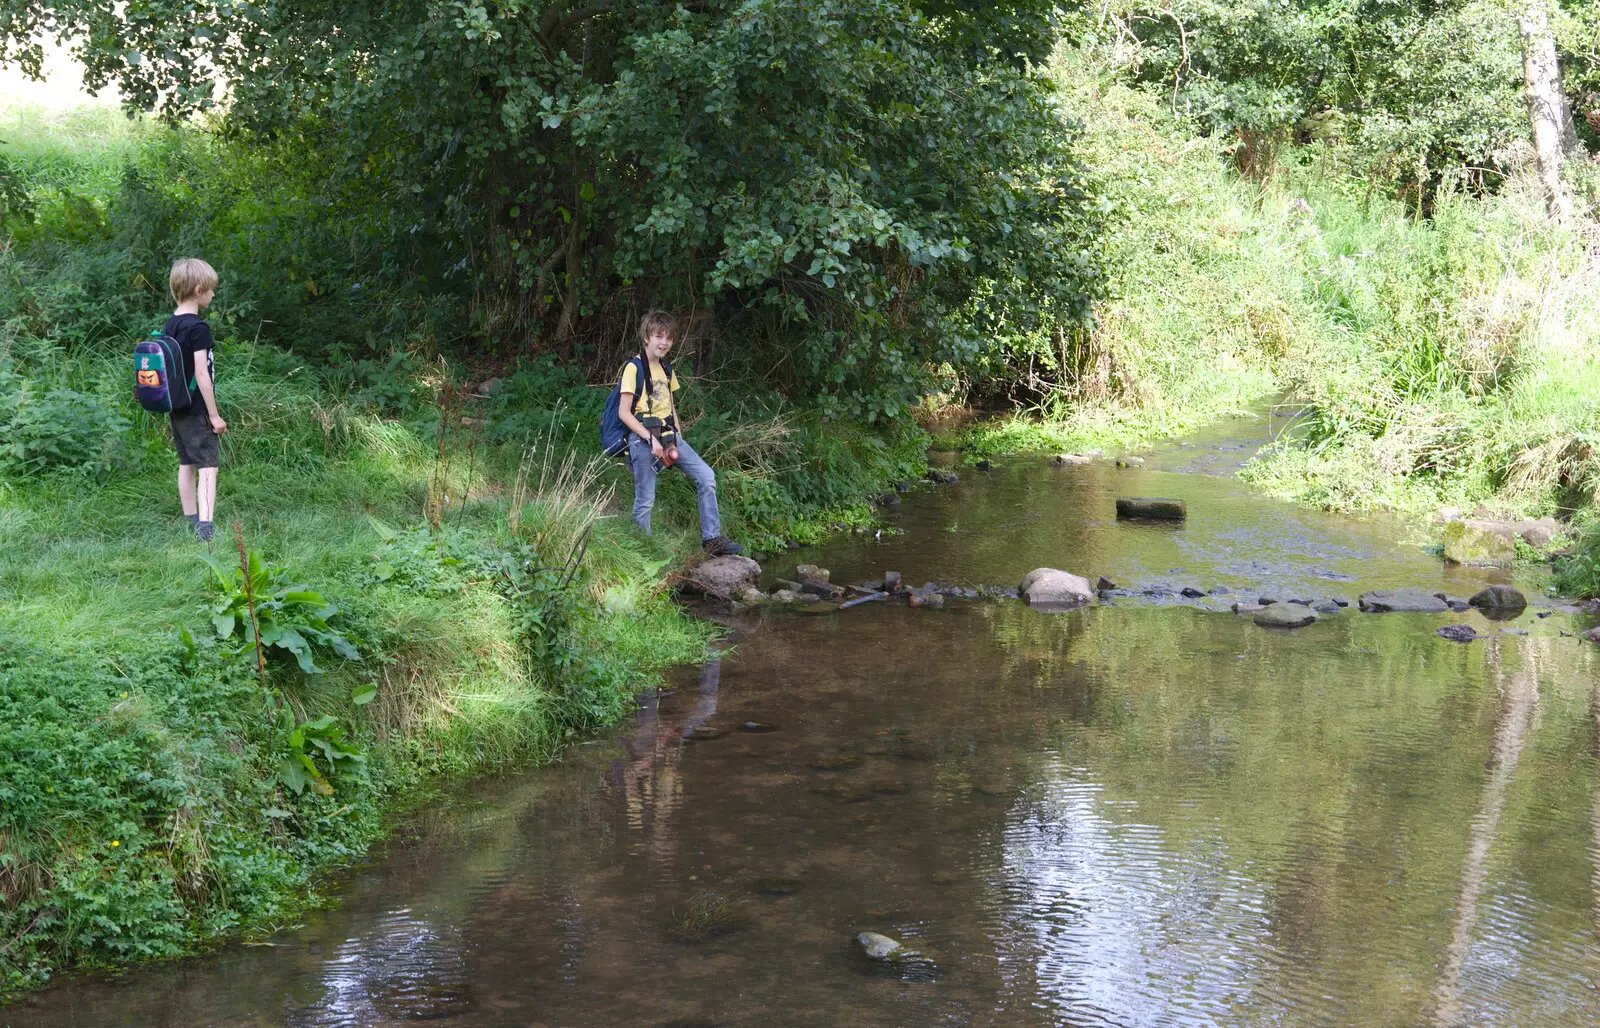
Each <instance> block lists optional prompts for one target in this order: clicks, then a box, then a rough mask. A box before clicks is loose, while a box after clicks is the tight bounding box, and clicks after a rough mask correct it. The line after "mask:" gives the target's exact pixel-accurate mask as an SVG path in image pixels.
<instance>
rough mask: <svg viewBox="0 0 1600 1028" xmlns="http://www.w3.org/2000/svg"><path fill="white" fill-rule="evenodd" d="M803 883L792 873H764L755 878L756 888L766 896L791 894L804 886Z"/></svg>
mask: <svg viewBox="0 0 1600 1028" xmlns="http://www.w3.org/2000/svg"><path fill="white" fill-rule="evenodd" d="M805 884H806V883H805V882H804V880H802V879H800V878H797V877H795V876H794V875H765V876H763V877H761V878H757V879H756V888H757V889H758V890H760V891H761V892H764V893H766V894H767V895H768V896H793V895H794V894H795V893H797V892H799V891H800V890H801V889H803V888H805Z"/></svg>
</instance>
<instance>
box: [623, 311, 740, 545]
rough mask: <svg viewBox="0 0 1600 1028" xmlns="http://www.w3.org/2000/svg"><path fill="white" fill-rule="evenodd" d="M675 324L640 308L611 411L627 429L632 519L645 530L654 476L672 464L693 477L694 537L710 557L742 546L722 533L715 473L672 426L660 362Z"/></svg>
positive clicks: (673, 409)
mask: <svg viewBox="0 0 1600 1028" xmlns="http://www.w3.org/2000/svg"><path fill="white" fill-rule="evenodd" d="M676 329H677V320H676V319H675V318H673V316H672V315H670V314H668V313H667V312H666V311H651V312H650V313H649V314H646V315H645V316H644V318H643V319H642V320H641V321H640V322H639V344H640V345H639V356H638V357H637V358H630V359H629V361H628V363H627V364H625V365H623V368H622V377H621V380H620V381H619V382H618V385H617V389H618V393H619V397H618V404H617V416H618V417H619V418H620V419H621V420H622V424H623V426H624V427H625V428H627V430H628V433H629V435H628V467H629V468H630V469H631V470H632V471H633V523H634V524H636V525H638V526H639V529H640V530H641V531H643V532H644V533H645V534H646V535H648V534H649V533H650V510H651V508H652V507H654V506H655V503H656V476H657V475H659V474H660V473H661V472H663V471H665V470H667V469H668V468H672V467H676V468H678V469H679V470H680V471H682V472H683V473H684V474H686V475H688V476H689V481H691V482H693V483H694V490H695V494H696V496H697V497H698V499H699V502H700V543H701V545H702V546H703V547H704V548H705V551H706V552H707V553H709V554H710V555H711V556H713V557H721V556H727V555H731V554H736V553H743V552H744V547H742V546H740V545H739V544H738V543H736V542H734V541H733V540H731V539H729V538H727V537H726V536H724V535H723V534H722V516H721V514H720V513H719V511H718V510H717V476H716V474H715V473H714V472H713V471H712V470H711V465H709V464H707V463H706V462H705V461H704V460H702V459H701V457H700V455H699V454H698V453H695V452H694V448H693V447H691V446H690V445H689V441H688V440H687V439H685V438H684V437H683V435H682V433H681V432H680V431H679V430H678V409H677V403H676V402H675V401H674V399H673V393H675V392H677V391H678V374H677V372H675V371H669V370H668V368H669V366H668V365H666V364H665V361H666V358H667V352H668V351H669V350H671V349H672V342H673V333H674V332H675V331H676ZM641 373H642V374H641Z"/></svg>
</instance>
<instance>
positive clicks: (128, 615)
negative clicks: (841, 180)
mask: <svg viewBox="0 0 1600 1028" xmlns="http://www.w3.org/2000/svg"><path fill="white" fill-rule="evenodd" d="M25 349H28V352H29V353H30V354H31V357H32V358H33V359H32V360H30V361H29V362H28V363H25V364H22V365H20V366H19V365H18V364H17V361H16V355H15V348H13V352H12V355H11V357H10V358H9V363H10V372H9V373H10V374H11V376H12V380H11V381H12V382H13V384H15V383H16V382H19V381H20V382H23V383H25V384H26V383H33V384H36V385H45V384H54V385H62V384H63V383H66V384H70V385H72V386H75V387H76V388H77V390H79V391H80V392H81V394H82V395H84V396H89V397H92V398H94V401H95V402H99V403H104V404H107V405H111V406H115V407H117V409H118V411H119V412H120V413H121V414H122V415H123V416H124V418H125V421H126V428H125V429H124V430H123V431H121V432H120V433H118V435H117V437H116V438H115V439H111V440H102V441H101V442H100V443H97V444H94V446H91V447H90V448H89V449H87V450H86V451H84V452H82V453H76V454H74V453H71V452H67V453H65V454H59V453H58V454H56V457H57V458H58V459H56V460H55V462H54V463H52V464H50V465H47V466H44V467H25V468H22V469H21V473H19V474H10V475H8V476H7V478H6V479H5V482H4V484H3V485H0V547H3V551H0V552H4V553H5V555H6V556H5V559H4V560H3V561H0V678H4V680H5V682H6V688H5V690H4V691H3V693H0V736H3V737H4V745H0V753H3V756H0V797H4V800H3V802H0V895H3V896H4V898H5V901H6V902H5V903H4V904H0V937H4V938H5V939H7V940H8V941H10V940H15V942H14V943H13V945H11V946H10V947H9V948H8V949H7V950H6V952H5V954H4V955H3V956H0V989H9V988H15V987H23V986H28V985H35V984H38V983H40V982H42V981H45V980H47V979H48V978H50V977H52V976H53V975H55V974H57V973H59V972H60V971H61V970H64V969H70V968H73V967H83V966H99V965H114V964H118V963H122V962H126V961H129V960H135V959H141V958H146V957H155V956H168V955H173V954H176V953H180V952H185V951H187V950H188V949H190V948H192V947H193V946H195V945H197V944H198V943H200V942H202V941H204V940H205V939H207V938H210V937H213V936H215V935H216V934H218V933H222V932H231V931H238V930H251V929H269V928H271V927H273V926H275V925H278V924H281V923H283V922H284V921H285V920H287V919H290V918H292V917H293V916H294V911H295V910H296V909H298V908H299V907H300V906H302V905H303V904H304V903H306V902H308V901H314V900H315V894H314V888H313V882H314V881H315V879H316V876H317V875H318V874H319V873H320V872H322V871H324V870H326V869H328V868H330V867H333V866H337V865H338V864H340V863H342V862H344V861H346V860H348V859H350V858H351V857H352V856H355V855H357V854H359V853H360V852H361V851H362V850H363V848H364V847H365V846H366V845H367V844H369V843H370V842H371V841H372V840H373V839H374V838H376V837H377V836H378V835H379V834H381V832H382V831H383V828H384V817H385V815H386V814H387V813H388V812H391V811H393V810H395V809H398V808H399V807H401V806H404V805H406V804H408V803H410V802H412V801H413V800H414V799H416V798H417V797H418V796H419V795H421V794H423V793H424V792H425V791H426V789H427V788H428V786H429V783H430V782H432V781H435V780H437V776H440V775H451V774H461V773H468V772H477V771H482V770H485V769H487V768H490V767H494V766H499V765H502V764H504V763H506V762H509V761H514V760H536V759H541V758H545V757H548V756H549V755H551V754H552V753H553V752H555V750H556V748H557V747H559V745H560V744H561V743H562V742H563V741H564V740H565V739H566V738H567V737H568V736H569V735H570V734H572V733H583V732H589V731H593V730H595V729H598V728H601V727H604V726H606V725H609V724H611V723H613V722H614V721H615V720H616V719H617V718H619V717H620V716H621V715H622V714H624V713H625V712H626V711H627V710H628V709H629V708H630V706H631V701H632V697H633V696H634V695H636V694H637V693H638V692H640V691H642V690H644V689H647V688H649V687H650V685H651V683H652V682H653V681H654V680H655V676H656V673H657V672H658V671H659V669H661V668H663V667H665V666H667V665H670V664H674V663H680V662H685V661H693V660H696V659H698V658H700V657H701V656H702V655H703V654H704V652H705V647H706V644H707V642H708V640H709V638H710V637H711V635H712V633H713V630H712V628H711V627H710V626H708V625H706V624H704V623H701V622H697V621H695V620H692V619H690V618H688V617H687V616H686V615H684V614H683V613H682V612H680V611H679V609H678V608H677V607H676V606H675V605H674V604H673V603H672V602H671V597H670V595H669V594H668V593H667V592H666V590H665V589H664V587H663V584H664V581H665V578H666V576H667V575H668V574H669V573H670V571H671V570H672V568H673V567H674V566H676V565H677V563H678V559H677V557H676V556H675V555H674V551H673V550H671V549H670V548H669V547H668V545H666V544H665V543H664V542H663V541H661V540H656V541H651V540H647V539H644V538H643V537H640V536H639V535H637V533H635V532H634V531H633V530H632V529H631V527H630V526H628V525H626V524H625V523H624V522H623V521H622V519H620V518H618V517H616V516H615V515H616V508H615V506H614V505H613V504H612V503H611V502H610V501H609V499H608V489H607V487H606V483H605V482H603V481H600V480H597V479H595V478H594V477H593V476H585V475H583V474H582V473H581V472H582V468H583V461H582V460H577V461H574V462H572V464H570V465H568V466H567V468H568V469H567V471H566V472H563V470H562V468H561V466H560V465H561V464H562V463H563V459H564V457H565V451H564V450H562V449H560V448H552V449H551V451H550V452H549V453H545V454H536V455H534V456H533V457H532V458H531V466H530V467H529V468H528V469H526V471H525V473H524V474H523V475H522V476H521V477H522V480H523V481H524V482H525V483H532V484H531V486H529V487H528V488H525V489H524V490H522V491H521V492H517V491H516V490H514V488H513V486H514V484H515V482H516V481H517V479H518V476H517V474H516V466H517V456H518V452H517V451H515V450H511V451H508V450H506V449H505V448H500V449H494V448H489V447H485V449H484V451H483V452H481V453H475V454H474V455H473V459H472V460H471V461H469V460H468V459H467V455H466V454H465V453H464V452H462V449H461V448H460V447H457V448H456V449H455V452H453V453H452V454H451V459H450V461H449V464H448V467H447V468H446V469H444V471H443V472H441V466H440V463H439V460H438V453H437V447H436V446H435V445H434V443H433V441H432V440H431V439H429V438H428V433H427V424H426V422H424V421H419V420H412V421H409V422H408V421H405V420H398V421H397V420H394V419H389V418H384V417H382V416H380V415H379V414H378V413H377V412H375V411H372V410H367V409H357V408H353V407H350V406H348V405H346V404H345V402H344V400H343V399H341V398H339V397H337V396H336V395H334V394H331V393H328V392H325V391H323V390H322V389H321V388H320V387H319V386H317V385H316V384H315V383H314V382H313V381H312V380H311V377H310V376H308V375H306V374H304V373H303V371H296V369H297V368H302V367H303V365H301V363H300V362H299V361H296V360H294V359H293V358H292V357H290V355H287V354H284V353H282V352H281V351H276V350H274V349H273V348H271V347H267V346H264V345H263V346H251V345H249V344H246V343H241V342H239V341H237V340H224V342H223V352H224V353H225V354H226V355H227V362H226V363H225V364H223V365H222V369H223V370H222V371H221V372H220V373H219V390H220V395H221V397H222V400H223V403H224V405H225V406H224V410H225V412H226V414H227V416H228V417H229V420H230V426H231V432H230V436H229V437H228V440H229V443H228V446H227V448H226V455H225V460H224V466H223V469H222V471H221V474H220V489H219V494H220V495H219V502H218V514H217V518H218V522H219V533H218V539H217V540H216V542H215V543H214V544H213V545H212V546H211V547H210V553H211V554H212V555H213V556H214V557H216V558H217V559H218V560H220V561H222V562H223V563H229V562H235V561H236V560H237V557H236V554H235V553H234V551H233V543H232V541H231V538H230V532H229V526H230V525H231V524H233V523H234V522H238V523H239V524H240V526H241V527H242V530H243V533H244V537H245V540H246V543H247V545H248V546H249V548H251V549H252V550H255V551H258V552H259V553H261V554H262V555H263V556H264V557H265V558H266V559H269V560H271V561H274V562H279V563H283V564H286V565H287V566H288V567H289V568H290V569H291V574H292V577H293V580H294V581H295V582H296V583H303V584H304V585H306V586H308V587H311V588H314V589H316V590H318V591H320V592H321V593H322V594H323V595H324V596H326V597H327V598H328V599H329V600H330V601H331V602H332V603H334V604H335V605H336V606H337V607H338V611H337V613H336V614H335V615H334V616H333V618H332V619H331V620H330V624H332V625H333V626H334V627H336V628H337V629H339V630H340V631H342V632H344V633H346V634H347V635H349V636H350V637H351V638H352V639H354V640H355V641H356V643H357V646H358V647H359V649H360V651H361V655H362V659H360V660H357V661H344V660H340V659H339V658H337V657H336V656H334V655H332V654H331V653H327V652H323V653H319V654H318V655H317V661H318V663H319V664H321V665H322V666H323V667H325V668H326V673H325V674H321V675H306V674H304V673H302V672H301V671H299V670H298V668H296V666H295V665H294V663H293V662H292V661H287V660H273V661H272V662H270V665H269V667H268V683H267V684H268V688H267V689H266V690H263V688H262V687H261V685H260V684H259V682H258V681H257V676H256V675H255V673H254V665H253V663H252V661H251V659H250V654H249V653H246V654H244V655H242V656H237V657H235V656H229V655H227V654H224V653H223V652H222V648H221V647H220V646H218V645H216V644H214V643H213V644H207V640H208V639H209V638H210V637H213V636H214V635H215V632H214V631H213V629H212V626H211V623H210V620H209V610H210V607H211V605H213V604H214V603H215V602H216V601H217V597H216V595H215V593H214V590H213V588H212V586H211V585H210V579H211V571H210V569H209V567H208V565H207V564H206V562H205V554H206V552H207V548H206V547H205V546H203V545H202V544H200V543H199V542H198V541H197V540H196V539H195V538H194V536H193V534H192V532H191V531H190V530H188V528H187V527H186V526H185V524H184V523H183V522H182V520H181V519H180V517H179V507H178V502H177V494H176V486H175V462H174V460H173V458H172V456H171V454H170V452H169V444H167V442H166V441H165V438H164V435H163V431H164V429H163V426H162V424H161V421H162V420H163V419H159V418H150V417H147V416H143V415H140V414H137V413H135V412H132V411H129V410H128V409H126V407H125V406H120V405H125V404H126V402H127V398H126V397H125V396H122V395H120V391H118V393H117V394H116V395H113V393H112V390H113V389H114V385H115V383H117V381H118V379H119V377H120V376H119V375H118V374H117V372H118V371H119V370H121V368H122V365H123V364H125V361H123V360H121V359H120V358H119V357H118V356H117V355H115V354H112V353H109V352H101V353H96V352H83V351H78V352H74V353H71V354H68V353H67V352H65V351H52V350H51V348H50V347H49V346H48V345H47V344H44V343H40V342H39V341H37V340H35V341H32V342H31V343H30V346H29V347H28V348H25ZM52 353H54V355H55V356H57V357H59V358H61V359H59V360H41V359H40V358H43V357H47V356H49V355H51V354H52ZM46 379H48V380H49V382H46V381H45V380H46ZM30 390H31V391H30ZM22 395H24V396H27V397H33V398H34V399H33V400H32V401H25V402H40V403H46V404H48V402H49V401H48V397H49V396H51V395H55V394H53V393H45V392H43V390H42V389H32V388H31V386H28V385H25V386H24V387H23V389H22ZM40 396H44V397H45V399H44V400H39V399H38V398H39V397H40ZM12 399H13V400H15V395H13V397H12ZM111 443H115V444H116V445H115V446H114V447H111V446H110V445H109V444H111ZM107 453H111V454H112V457H111V459H109V460H107V459H104V458H105V455H106V454H107ZM552 462H553V465H554V466H552V467H549V468H546V467H545V466H544V465H546V464H547V463H552ZM469 468H470V469H471V470H472V474H473V477H472V479H471V481H470V483H469V481H468V478H467V475H468V472H469ZM574 468H575V469H577V470H576V471H574V470H573V469H574ZM12 470H13V471H17V470H18V468H17V467H16V466H13V469H12ZM469 484H470V492H469V491H468V487H469ZM440 492H442V493H444V494H447V495H449V496H450V497H451V498H452V502H450V503H449V504H448V505H446V506H444V508H443V511H442V516H441V517H440V518H439V521H440V524H439V527H438V528H437V529H433V528H430V526H429V524H428V519H427V518H426V517H425V510H426V509H427V507H428V504H429V497H430V495H433V496H435V497H437V495H438V494H439V493H440ZM463 494H466V495H467V496H468V499H467V501H466V502H465V503H462V502H461V500H460V497H461V496H462V495H463ZM514 508H515V510H516V512H517V516H516V517H515V518H513V517H512V512H513V509H514ZM586 532H587V533H589V536H588V538H589V542H588V545H587V553H586V556H585V557H584V559H583V562H582V565H581V569H580V570H579V571H578V573H577V574H576V575H575V576H574V577H573V578H572V580H571V582H570V584H569V585H567V586H566V588H561V587H560V583H559V581H557V579H556V577H555V576H554V575H545V576H540V575H539V574H538V573H537V570H536V569H537V568H538V567H540V566H559V565H560V564H562V563H563V562H565V561H566V560H567V559H568V557H569V556H570V555H571V554H572V553H573V551H574V549H575V546H576V542H577V540H578V539H579V538H581V537H582V536H583V535H584V534H585V533H586ZM507 562H511V563H513V564H516V565H518V566H519V567H520V568H521V569H522V574H521V575H520V576H518V577H516V578H515V583H520V584H515V583H514V582H513V579H511V578H508V577H507V575H508V574H510V572H508V571H506V570H505V566H506V563H507ZM180 630H187V631H188V632H189V633H191V634H192V636H193V637H195V638H196V639H198V640H200V643H201V645H200V648H199V651H198V653H196V654H192V655H191V654H188V653H187V650H186V647H185V646H184V644H183V642H182V641H181V639H180V634H179V633H180ZM368 687H376V698H375V699H374V700H372V701H371V702H370V703H366V704H364V705H358V704H357V703H356V702H354V699H355V697H357V696H358V695H359V694H360V693H361V691H362V690H364V689H366V688H368ZM279 702H282V703H285V704H287V706H288V708H289V712H290V714H291V715H292V717H291V721H292V722H301V721H313V720H315V719H316V718H318V717H321V716H324V715H331V716H333V717H335V718H337V719H338V722H339V723H340V724H342V725H345V726H347V727H348V730H349V731H350V732H351V733H352V734H353V738H354V739H355V740H356V741H357V743H358V744H359V745H360V747H361V748H362V749H364V751H365V754H366V763H365V764H364V765H362V766H361V767H359V768H357V769H355V770H350V771H340V772H335V771H334V769H333V768H331V767H330V766H329V765H327V764H326V762H325V761H320V760H319V762H318V764H317V767H318V768H319V770H320V771H321V772H322V773H323V774H324V775H325V776H326V778H327V780H328V781H329V782H330V783H331V785H332V793H331V794H330V795H327V796H323V795H319V794H317V793H315V792H314V791H306V792H304V793H302V794H300V795H294V794H293V792H292V789H290V788H289V784H288V783H289V779H287V778H285V777H284V773H283V772H282V770H281V764H282V761H283V759H284V758H285V756H286V754H287V752H288V751H287V750H286V749H285V747H286V746H287V745H289V743H288V737H287V736H286V735H285V734H284V732H283V731H282V730H281V729H279V728H278V727H277V726H276V718H277V717H278V715H277V713H276V707H277V705H278V703H279Z"/></svg>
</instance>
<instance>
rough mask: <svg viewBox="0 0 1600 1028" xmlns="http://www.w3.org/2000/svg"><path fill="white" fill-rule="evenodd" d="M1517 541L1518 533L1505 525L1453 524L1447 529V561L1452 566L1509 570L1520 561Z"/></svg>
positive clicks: (1468, 520) (1469, 521)
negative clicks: (1507, 568) (1472, 565)
mask: <svg viewBox="0 0 1600 1028" xmlns="http://www.w3.org/2000/svg"><path fill="white" fill-rule="evenodd" d="M1515 540H1516V533H1515V531H1514V530H1513V529H1512V526H1510V525H1508V524H1506V523H1505V522H1504V521H1480V520H1478V519H1476V518H1464V519H1462V520H1460V521H1452V522H1450V523H1449V524H1448V525H1446V526H1444V559H1445V560H1447V561H1450V562H1451V563H1452V564H1474V565H1479V566H1485V567H1509V566H1510V565H1511V564H1512V563H1513V562H1514V561H1515V560H1516V558H1517V546H1516V542H1515Z"/></svg>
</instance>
